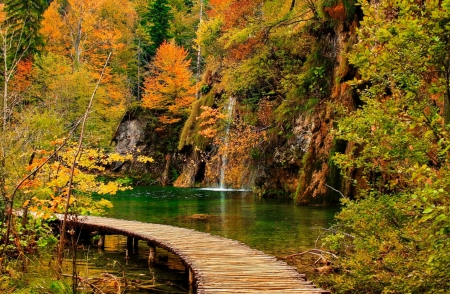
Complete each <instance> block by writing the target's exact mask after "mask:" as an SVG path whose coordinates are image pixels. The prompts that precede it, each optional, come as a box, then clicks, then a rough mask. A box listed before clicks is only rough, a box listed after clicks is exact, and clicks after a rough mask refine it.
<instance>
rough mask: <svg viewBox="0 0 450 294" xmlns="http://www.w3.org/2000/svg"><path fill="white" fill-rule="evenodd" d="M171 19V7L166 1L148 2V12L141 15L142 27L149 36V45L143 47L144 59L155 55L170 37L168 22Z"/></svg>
mask: <svg viewBox="0 0 450 294" xmlns="http://www.w3.org/2000/svg"><path fill="white" fill-rule="evenodd" d="M172 19H173V14H172V13H171V7H170V6H169V5H168V1H167V0H153V1H150V2H149V5H148V11H147V12H146V13H145V14H144V15H143V18H142V26H143V27H144V28H145V30H146V32H147V33H148V34H149V35H150V40H151V44H148V45H146V46H143V47H144V48H143V49H144V51H145V55H146V56H145V58H146V59H150V58H151V57H152V56H154V55H155V54H156V49H158V47H159V46H160V45H161V44H162V43H163V42H164V41H166V40H169V39H170V38H171V37H172V36H171V34H170V32H169V30H170V21H171V20H172Z"/></svg>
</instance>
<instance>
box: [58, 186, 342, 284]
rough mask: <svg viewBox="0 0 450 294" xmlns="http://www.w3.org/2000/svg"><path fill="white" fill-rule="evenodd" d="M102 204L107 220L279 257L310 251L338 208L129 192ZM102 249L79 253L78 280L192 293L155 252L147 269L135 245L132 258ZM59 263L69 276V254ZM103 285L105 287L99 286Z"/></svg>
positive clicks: (201, 193)
mask: <svg viewBox="0 0 450 294" xmlns="http://www.w3.org/2000/svg"><path fill="white" fill-rule="evenodd" d="M102 197H103V198H106V199H108V200H110V201H111V202H112V203H113V205H114V207H113V208H112V209H110V210H109V211H108V216H109V217H113V218H119V219H126V220H137V221H142V222H152V223H160V224H167V225H173V226H178V227H184V228H190V229H195V230H198V231H201V232H207V233H210V234H213V235H220V236H223V237H226V238H230V239H234V240H238V241H241V242H242V243H244V244H247V245H248V246H250V247H252V248H254V249H258V250H261V251H263V252H265V253H267V254H270V255H273V256H277V257H283V256H286V255H290V254H293V253H297V252H301V251H303V250H306V249H309V248H313V247H314V246H315V242H316V240H317V237H318V236H319V234H320V233H321V231H322V229H323V228H327V227H329V226H330V224H331V222H332V220H333V217H334V215H335V213H336V212H337V211H338V208H323V207H301V206H297V205H295V203H294V202H293V201H292V200H291V199H275V198H259V197H257V196H256V195H254V194H253V193H252V192H249V191H217V190H207V189H189V188H185V189H183V188H173V187H135V188H134V189H133V190H128V191H123V192H120V193H118V194H116V195H111V196H106V197H105V196H96V197H95V198H97V199H100V198H102ZM105 245H106V247H105V249H104V250H98V249H97V248H96V246H92V245H87V246H85V247H84V248H79V250H78V254H77V259H78V261H77V271H78V272H79V275H80V276H84V277H97V278H100V279H102V278H104V277H105V274H106V275H108V274H111V275H114V276H115V277H119V278H120V277H121V276H122V275H123V273H124V272H125V273H126V277H127V279H128V281H129V283H130V284H132V283H134V284H136V285H138V284H139V285H141V286H143V287H146V288H145V289H143V288H140V289H139V288H134V290H132V291H127V293H161V292H164V293H192V291H193V290H192V289H189V286H188V285H187V284H188V283H187V276H186V273H185V270H184V266H183V264H182V262H181V260H180V259H179V258H178V257H177V256H175V255H173V254H171V253H168V252H166V251H164V250H162V249H159V248H158V256H160V257H161V259H159V258H157V262H156V263H155V264H153V265H151V266H149V265H148V263H147V257H148V253H149V247H148V246H147V244H146V243H145V242H139V249H138V251H137V252H129V253H128V258H126V256H125V252H126V238H125V237H123V236H107V238H106V242H105ZM67 257H68V258H67V260H66V261H65V263H64V266H65V270H64V271H65V273H67V274H71V260H70V254H69V255H68V256H67ZM105 284H106V283H105Z"/></svg>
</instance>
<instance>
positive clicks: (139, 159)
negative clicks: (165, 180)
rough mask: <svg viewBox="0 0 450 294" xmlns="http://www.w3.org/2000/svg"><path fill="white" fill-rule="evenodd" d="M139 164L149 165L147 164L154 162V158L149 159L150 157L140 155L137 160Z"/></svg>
mask: <svg viewBox="0 0 450 294" xmlns="http://www.w3.org/2000/svg"><path fill="white" fill-rule="evenodd" d="M136 160H137V161H138V162H142V163H147V162H150V163H152V162H154V160H153V158H152V157H148V156H143V155H139V156H138V157H137V159H136Z"/></svg>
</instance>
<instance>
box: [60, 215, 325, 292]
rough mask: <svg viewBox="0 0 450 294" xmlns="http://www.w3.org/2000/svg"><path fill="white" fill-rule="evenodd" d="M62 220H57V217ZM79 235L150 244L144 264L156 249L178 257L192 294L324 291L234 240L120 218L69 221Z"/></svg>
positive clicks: (80, 218)
mask: <svg viewBox="0 0 450 294" xmlns="http://www.w3.org/2000/svg"><path fill="white" fill-rule="evenodd" d="M61 218H62V217H61V216H60V219H61ZM68 221H69V223H72V224H73V225H75V226H76V227H77V228H81V230H83V231H85V230H86V231H98V232H100V235H101V237H100V240H99V246H104V235H105V234H116V235H124V236H127V240H128V242H127V245H128V246H133V245H134V246H137V242H138V240H143V241H147V244H149V246H150V256H149V262H152V261H153V260H154V258H155V256H156V246H158V247H160V248H163V249H165V250H167V251H170V252H172V253H174V254H176V255H178V256H179V257H180V258H181V260H182V261H183V263H184V265H185V267H186V270H187V271H188V272H189V282H190V283H191V284H192V285H193V286H194V289H195V291H196V293H199V294H203V293H215V294H217V293H219V294H220V293H249V294H250V293H280V294H281V293H282V294H294V293H302V294H306V293H314V294H317V293H329V292H328V291H326V290H323V289H320V288H316V287H315V286H314V285H313V284H312V282H310V281H307V280H306V277H305V275H303V274H300V273H298V272H297V271H296V270H295V269H294V268H293V267H291V266H289V265H288V264H287V263H285V262H284V261H280V260H277V259H276V258H275V257H272V256H269V255H267V254H265V253H263V252H261V251H258V250H254V249H251V248H250V247H248V246H247V245H245V244H242V243H240V242H238V241H234V240H230V239H226V238H223V237H220V236H213V235H210V234H208V233H202V232H197V231H195V230H191V229H185V228H178V227H174V226H168V225H161V224H152V223H142V222H137V221H128V220H119V219H113V218H105V217H94V216H88V217H78V218H76V219H69V220H68Z"/></svg>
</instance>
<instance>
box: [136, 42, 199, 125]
mask: <svg viewBox="0 0 450 294" xmlns="http://www.w3.org/2000/svg"><path fill="white" fill-rule="evenodd" d="M187 56H188V53H187V51H186V50H185V49H184V48H182V47H179V46H177V45H175V44H173V43H168V42H165V43H163V44H162V45H161V46H160V47H159V48H158V50H157V52H156V55H155V58H154V61H153V62H152V63H151V71H150V76H149V77H148V78H146V79H145V81H144V95H143V98H142V105H143V106H144V107H146V108H148V109H150V110H153V111H154V113H155V115H156V116H157V117H158V120H159V122H160V123H161V124H162V125H161V128H164V126H165V125H170V124H174V123H178V122H180V121H181V120H182V119H185V118H186V117H187V115H188V114H189V110H190V108H191V104H192V102H193V101H194V100H195V89H196V88H195V83H194V82H193V81H192V72H191V71H190V70H189V64H190V60H189V59H187Z"/></svg>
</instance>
